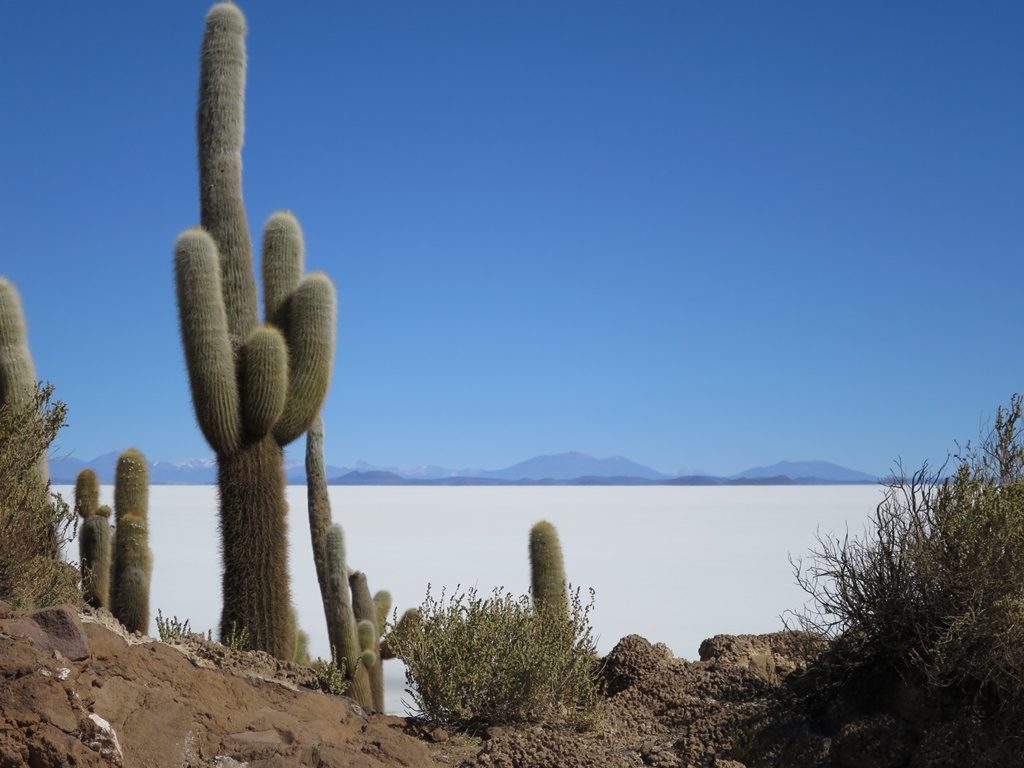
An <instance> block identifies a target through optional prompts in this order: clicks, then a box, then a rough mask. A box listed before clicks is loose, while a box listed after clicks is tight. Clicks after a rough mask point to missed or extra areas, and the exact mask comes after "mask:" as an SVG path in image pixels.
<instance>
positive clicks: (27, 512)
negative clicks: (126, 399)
mask: <svg viewBox="0 0 1024 768" xmlns="http://www.w3.org/2000/svg"><path fill="white" fill-rule="evenodd" d="M52 396H53V387H52V386H46V387H40V388H39V389H38V390H37V392H36V396H35V399H34V401H33V402H32V403H30V404H29V405H28V407H25V408H16V407H15V406H13V405H11V404H9V403H8V404H5V405H3V406H0V600H5V601H7V602H9V603H11V604H12V605H13V606H15V607H16V608H34V607H35V608H38V607H43V606H47V605H55V604H57V603H63V602H73V603H78V602H79V601H81V599H82V594H81V591H80V590H79V587H78V571H77V569H75V568H74V567H72V566H71V565H69V564H68V563H66V562H65V561H64V560H63V558H62V555H61V550H62V548H63V547H64V546H65V545H66V544H67V542H68V541H69V540H70V539H71V538H72V537H73V536H74V534H75V527H76V521H77V517H76V516H75V514H74V513H73V512H72V511H71V509H70V508H69V507H68V505H67V503H65V502H64V500H63V499H62V498H61V497H60V495H59V494H55V493H54V494H51V493H50V488H49V483H47V482H44V481H41V480H40V479H39V476H38V474H37V473H36V472H35V467H36V465H37V464H38V462H39V461H40V460H41V459H43V458H44V457H45V456H46V454H47V451H48V450H49V447H50V444H51V443H52V442H53V440H54V438H55V437H56V436H57V432H58V431H59V430H60V428H61V427H62V426H64V420H65V418H66V415H67V408H66V406H65V405H64V403H62V402H60V401H54V402H51V397H52Z"/></svg>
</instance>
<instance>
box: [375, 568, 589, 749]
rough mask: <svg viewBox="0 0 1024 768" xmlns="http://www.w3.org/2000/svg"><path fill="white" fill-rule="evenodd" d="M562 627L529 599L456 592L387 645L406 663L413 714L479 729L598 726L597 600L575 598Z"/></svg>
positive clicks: (426, 608)
mask: <svg viewBox="0 0 1024 768" xmlns="http://www.w3.org/2000/svg"><path fill="white" fill-rule="evenodd" d="M570 595H571V599H570V603H569V610H568V613H567V616H566V617H565V619H564V620H552V619H551V617H550V616H545V617H544V618H543V619H542V618H541V617H540V616H539V615H538V613H537V612H536V611H534V609H533V607H532V606H531V604H530V598H529V596H522V597H518V598H517V597H514V596H513V595H512V594H511V593H509V592H502V590H501V589H496V590H494V592H493V593H492V595H491V596H490V597H487V598H482V597H480V596H479V595H478V594H477V591H476V590H475V589H470V590H468V591H467V592H465V593H462V592H459V591H458V588H456V591H455V593H453V594H452V595H451V596H447V597H446V595H445V593H444V592H443V591H442V593H441V596H440V597H439V598H435V597H433V596H432V595H431V594H430V589H429V587H428V589H427V596H426V598H425V599H424V601H423V604H422V605H421V606H420V608H419V621H403V622H399V623H398V625H397V627H396V629H395V630H394V631H393V632H392V633H391V634H389V635H388V637H387V640H386V642H387V646H388V648H389V649H390V650H391V652H393V653H394V655H395V656H396V657H398V658H400V659H402V660H403V661H404V662H405V664H406V680H407V682H408V683H409V686H410V688H409V689H408V693H409V694H410V695H411V696H412V702H411V704H412V706H413V708H414V709H415V711H416V712H417V714H418V715H420V716H422V717H424V718H425V719H426V720H428V721H430V722H431V723H434V724H438V725H448V726H454V727H457V728H466V729H475V728H478V727H484V726H488V725H500V724H507V723H524V722H535V723H536V722H547V723H563V724H571V725H574V726H577V727H586V726H588V725H592V724H593V723H594V721H595V720H596V718H597V716H598V714H599V711H598V708H599V702H600V695H599V688H598V682H597V680H598V675H599V672H600V670H599V668H598V662H597V653H596V649H595V645H594V640H593V634H592V629H591V626H590V612H591V610H592V609H593V591H591V592H590V600H589V602H587V603H584V602H583V600H582V599H581V597H580V592H579V590H578V589H577V590H575V591H573V592H571V593H570Z"/></svg>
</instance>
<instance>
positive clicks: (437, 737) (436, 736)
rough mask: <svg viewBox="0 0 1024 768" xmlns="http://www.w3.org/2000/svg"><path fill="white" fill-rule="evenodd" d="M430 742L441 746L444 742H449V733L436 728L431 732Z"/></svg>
mask: <svg viewBox="0 0 1024 768" xmlns="http://www.w3.org/2000/svg"><path fill="white" fill-rule="evenodd" d="M430 740H431V741H433V742H434V743H435V744H441V743H442V742H445V741H448V731H446V730H445V729H444V728H435V729H434V730H432V731H431V732H430Z"/></svg>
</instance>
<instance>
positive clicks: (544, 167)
mask: <svg viewBox="0 0 1024 768" xmlns="http://www.w3.org/2000/svg"><path fill="white" fill-rule="evenodd" d="M298 5H300V4H295V6H293V7H289V6H288V4H283V3H279V2H248V3H243V4H242V7H243V10H244V11H245V12H246V14H247V16H248V19H249V28H250V34H249V57H250V67H249V90H248V103H247V137H246V139H247V141H246V148H245V154H244V162H245V179H244V182H245V192H246V201H247V204H248V208H249V213H250V221H251V224H252V225H253V226H254V228H259V227H260V226H262V222H263V221H264V220H265V219H266V217H267V216H268V215H269V214H270V213H271V212H272V211H273V210H275V209H277V208H290V209H292V210H294V211H295V212H296V213H297V215H298V216H299V218H300V219H301V221H302V222H303V225H304V228H305V232H306V239H307V243H308V250H309V255H308V264H309V266H310V268H312V269H323V270H326V271H327V272H329V273H330V274H331V275H332V276H333V278H334V280H335V282H336V284H337V286H338V291H339V296H340V307H341V309H340V329H339V345H338V356H337V364H336V368H335V374H334V385H333V388H332V391H331V394H330V397H329V400H328V403H327V406H326V413H325V415H326V419H327V425H328V447H327V454H328V460H329V461H331V462H332V463H337V464H343V463H347V462H350V461H354V460H356V459H365V460H367V461H370V462H374V463H378V464H390V465H399V466H401V465H412V464H419V463H436V464H442V465H447V466H482V467H485V468H495V467H500V466H505V465H507V464H511V463H513V462H516V461H518V460H520V459H524V458H527V457H529V456H532V455H534V454H537V453H554V452H560V451H566V450H580V451H585V452H588V453H592V454H595V455H599V456H605V455H610V454H623V455H626V456H629V457H630V458H632V459H634V460H636V461H640V462H642V463H646V464H649V465H651V466H654V467H656V468H658V469H661V470H664V471H673V470H675V469H677V468H678V467H680V466H684V465H688V466H695V467H698V468H701V469H704V470H707V471H713V472H731V471H737V470H740V469H743V468H745V467H747V466H750V465H754V464H764V463H771V462H774V461H776V460H779V459H802V458H819V459H826V460H831V461H835V462H838V463H841V464H845V465H848V466H852V467H855V468H858V469H863V470H866V471H877V472H881V471H884V470H885V469H886V468H887V467H888V466H889V463H890V461H891V460H892V459H893V458H894V457H895V456H897V455H900V456H903V457H904V458H905V459H907V460H908V461H910V462H912V463H913V462H917V461H920V460H921V459H923V458H926V457H932V458H935V457H941V456H942V455H944V452H945V450H946V449H947V448H948V447H950V446H951V444H952V441H953V440H954V439H955V438H965V437H971V436H973V435H975V434H976V433H977V431H978V428H979V426H980V424H981V422H982V420H984V419H986V418H988V417H989V416H990V415H991V414H992V412H993V411H994V409H995V407H996V406H997V405H998V404H999V403H1002V402H1005V401H1006V400H1008V398H1009V395H1010V394H1011V393H1012V392H1014V391H1017V390H1020V389H1022V388H1024V355H1022V354H1021V351H1020V350H1021V344H1022V325H1024V323H1022V318H1024V310H1022V308H1021V285H1022V278H1024V216H1022V213H1024V151H1022V150H1024V147H1022V137H1024V99H1022V98H1021V94H1022V87H1024V46H1022V45H1021V40H1022V39H1024V6H1021V5H1020V4H1019V3H999V2H991V3H984V4H976V3H966V2H963V3H956V4H952V3H941V2H927V3H925V2H917V3H890V2H857V3H838V2H827V3H821V2H810V0H808V1H807V2H802V3H789V2H772V3H764V2H746V3H734V2H728V3H683V2H653V1H652V2H635V1H634V0H628V1H627V0H623V1H622V2H596V1H595V0H587V1H586V2H562V1H561V0H559V1H557V2H552V1H551V0H543V1H540V0H536V1H534V0H516V1H515V2H511V1H508V2H486V3H481V2H475V1H473V2H471V1H469V0H467V1H466V2H442V1H440V0H435V1H432V2H429V3H427V2H419V0H415V1H412V0H410V1H408V2H358V3H356V2H331V3H326V2H322V3H302V4H301V11H300V10H296V7H298ZM207 8H208V3H207V2H195V1H193V0H189V1H188V2H174V3H139V2H133V3H123V2H118V3H115V2H110V3H101V4H98V5H97V4H87V3H70V2H68V3H12V4H5V7H4V29H3V32H2V33H0V34H2V42H0V78H2V79H0V95H2V97H3V107H4V110H3V111H4V119H3V128H2V136H3V139H2V142H0V163H2V168H3V175H2V182H0V211H2V214H0V243H2V252H0V273H3V274H6V275H7V276H9V277H10V278H11V279H13V280H14V281H15V282H16V283H17V285H18V286H19V288H20V290H21V291H22V295H23V299H24V302H25V304H26V308H27V312H28V315H29V323H30V340H31V344H32V347H33V350H34V353H35V357H36V362H37V366H38V369H39V372H40V375H41V376H42V377H44V378H46V379H49V380H52V381H53V382H54V383H55V384H56V385H57V387H58V393H59V395H60V397H61V398H62V399H64V400H66V401H67V402H68V404H69V407H70V423H71V426H70V427H69V428H68V429H67V430H66V432H65V433H64V434H63V437H62V439H61V444H62V448H63V449H64V450H65V451H71V452H73V455H75V456H78V457H80V458H83V459H89V458H91V457H92V456H94V455H96V454H99V453H102V452H106V451H109V450H119V449H122V448H124V447H126V446H128V445H137V446H138V447H140V448H141V449H143V450H144V451H146V452H147V453H148V454H149V455H150V456H151V457H153V458H165V459H180V458H186V457H190V456H204V455H209V454H210V451H209V449H208V448H207V447H206V445H205V443H204V442H203V439H202V437H201V435H200V433H199V430H198V428H197V427H196V425H195V420H194V418H193V415H192V410H191V404H190V400H189V395H188V385H187V381H186V377H185V368H184V361H183V356H182V351H181V346H180V342H179V339H178V333H177V319H176V311H175V306H174V293H173V280H172V248H173V244H174V240H175V237H176V235H177V234H178V232H180V231H181V230H183V229H185V228H187V227H189V226H190V225H192V224H194V223H196V222H197V221H198V218H199V213H198V193H197V178H196V177H197V171H196V162H195V137H194V127H193V126H194V114H195V100H196V93H197V87H198V85H197V80H198V51H199V44H200V39H201V35H202V28H203V17H204V15H205V12H206V9H207ZM299 446H300V447H301V441H300V443H299Z"/></svg>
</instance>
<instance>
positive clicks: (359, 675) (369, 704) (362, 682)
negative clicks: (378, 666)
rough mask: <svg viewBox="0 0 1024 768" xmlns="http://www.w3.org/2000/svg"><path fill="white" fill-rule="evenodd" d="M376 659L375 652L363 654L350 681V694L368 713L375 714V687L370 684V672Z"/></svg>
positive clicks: (357, 661)
mask: <svg viewBox="0 0 1024 768" xmlns="http://www.w3.org/2000/svg"><path fill="white" fill-rule="evenodd" d="M375 661H376V659H375V658H374V655H373V651H367V652H366V653H364V654H361V655H360V657H359V658H358V659H357V660H356V665H355V672H354V673H353V675H352V678H351V680H350V681H349V693H350V695H351V696H352V698H353V699H355V700H356V702H357V703H358V704H359V706H361V707H362V708H363V709H365V710H366V711H367V712H373V711H374V709H375V707H374V706H373V686H372V685H371V684H370V670H371V669H372V668H373V665H374V663H375Z"/></svg>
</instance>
